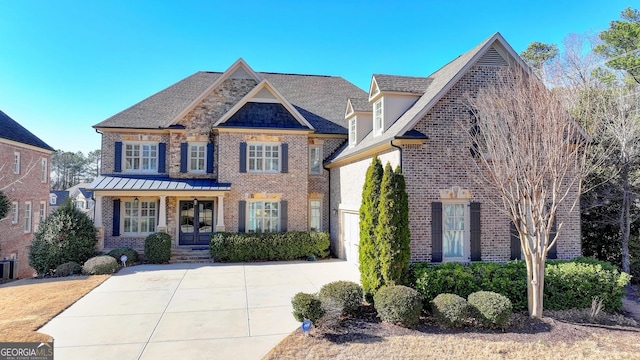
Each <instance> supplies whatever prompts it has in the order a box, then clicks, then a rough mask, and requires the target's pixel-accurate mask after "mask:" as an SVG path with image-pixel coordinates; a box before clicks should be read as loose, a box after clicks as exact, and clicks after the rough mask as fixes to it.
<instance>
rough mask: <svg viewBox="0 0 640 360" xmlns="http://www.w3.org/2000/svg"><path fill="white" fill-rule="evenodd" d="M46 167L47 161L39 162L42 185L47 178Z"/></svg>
mask: <svg viewBox="0 0 640 360" xmlns="http://www.w3.org/2000/svg"><path fill="white" fill-rule="evenodd" d="M47 170H48V167H47V159H45V158H42V159H41V160H40V181H41V182H43V183H46V182H47V178H48V176H47V175H48V171H47Z"/></svg>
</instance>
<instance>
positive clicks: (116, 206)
mask: <svg viewBox="0 0 640 360" xmlns="http://www.w3.org/2000/svg"><path fill="white" fill-rule="evenodd" d="M112 235H113V236H120V199H114V200H113V233H112Z"/></svg>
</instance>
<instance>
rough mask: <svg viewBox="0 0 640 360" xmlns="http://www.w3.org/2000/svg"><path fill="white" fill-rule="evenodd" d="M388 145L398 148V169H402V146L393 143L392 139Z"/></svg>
mask: <svg viewBox="0 0 640 360" xmlns="http://www.w3.org/2000/svg"><path fill="white" fill-rule="evenodd" d="M394 140H395V139H394ZM389 145H391V146H392V147H394V148H396V149H398V151H399V152H400V170H402V148H401V147H400V146H397V145H393V140H391V141H389Z"/></svg>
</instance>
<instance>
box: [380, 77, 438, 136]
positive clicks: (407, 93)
mask: <svg viewBox="0 0 640 360" xmlns="http://www.w3.org/2000/svg"><path fill="white" fill-rule="evenodd" d="M430 83H431V79H429V78H426V77H413V76H395V75H380V74H376V75H373V77H372V78H371V86H370V87H369V99H368V100H369V104H370V105H369V106H370V107H371V109H372V113H373V136H380V135H382V133H384V132H385V131H387V129H388V128H389V127H390V126H391V125H393V123H394V122H396V120H398V118H400V116H402V114H404V112H405V111H407V109H409V108H410V107H411V106H412V105H413V104H414V103H415V102H416V101H417V100H418V99H419V98H420V96H422V94H424V92H425V91H426V89H427V87H428V86H429V84H430Z"/></svg>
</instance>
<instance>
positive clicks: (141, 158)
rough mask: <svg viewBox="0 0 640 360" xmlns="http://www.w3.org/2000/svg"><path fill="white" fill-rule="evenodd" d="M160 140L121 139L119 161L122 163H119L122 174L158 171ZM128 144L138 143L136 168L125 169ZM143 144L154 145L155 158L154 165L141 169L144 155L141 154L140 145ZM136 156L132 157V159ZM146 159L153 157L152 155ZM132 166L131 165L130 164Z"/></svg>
mask: <svg viewBox="0 0 640 360" xmlns="http://www.w3.org/2000/svg"><path fill="white" fill-rule="evenodd" d="M159 144H160V142H158V141H123V142H122V154H121V161H122V165H121V170H122V173H123V174H153V173H157V172H158V167H159V166H160V164H159V162H160V146H159ZM128 145H132V146H134V145H138V147H139V148H138V151H139V153H140V155H139V156H138V157H137V158H138V159H139V161H140V162H139V164H138V166H139V168H138V169H127V156H126V154H127V146H128ZM144 145H150V146H155V152H156V156H155V160H156V166H155V168H153V169H143V167H142V160H143V159H145V157H143V156H142V151H143V150H142V146H144ZM132 151H133V150H132ZM134 158H136V157H132V159H134ZM148 159H153V158H152V157H149V158H148ZM132 166H133V165H132Z"/></svg>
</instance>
